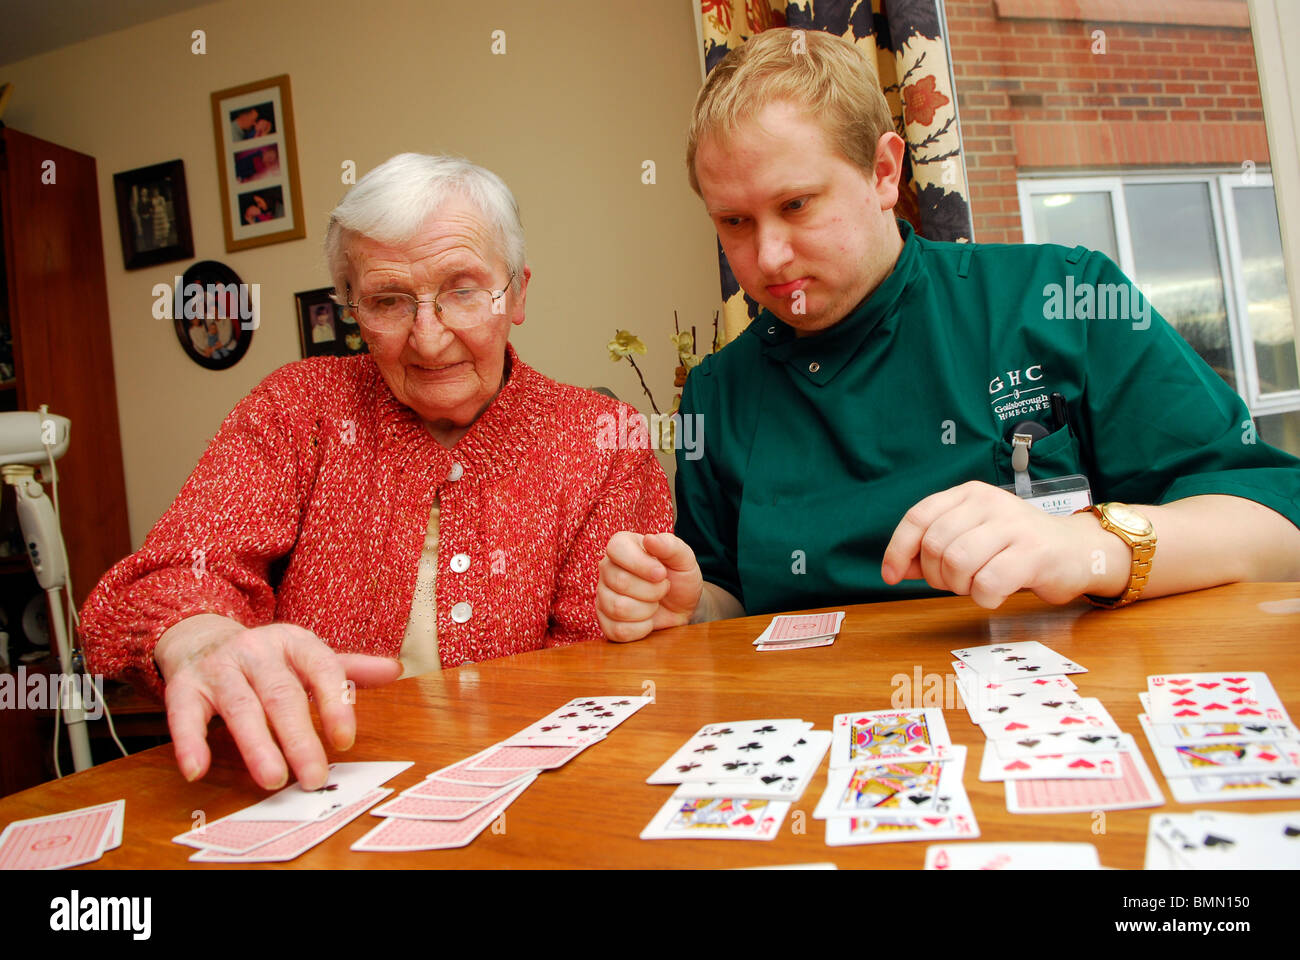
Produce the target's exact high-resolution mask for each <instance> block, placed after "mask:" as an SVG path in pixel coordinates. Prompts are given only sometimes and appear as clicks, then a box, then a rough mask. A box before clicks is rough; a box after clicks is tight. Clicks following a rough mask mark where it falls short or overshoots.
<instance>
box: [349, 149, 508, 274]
mask: <svg viewBox="0 0 1300 960" xmlns="http://www.w3.org/2000/svg"><path fill="white" fill-rule="evenodd" d="M453 196H459V197H461V198H463V199H465V200H467V201H469V203H470V204H471V205H473V206H474V207H476V208H477V209H478V211H479V213H480V214H481V215H482V217H483V219H484V220H485V221H486V222H487V224H488V225H489V226H490V227H492V228H493V229H494V230H495V231H496V233H497V235H498V237H499V240H500V243H501V254H502V256H503V257H504V259H505V262H506V267H507V268H508V269H509V270H510V272H511V273H512V274H514V276H515V282H514V286H515V289H516V290H517V289H518V288H519V284H520V277H521V276H522V275H523V271H524V227H523V224H522V223H521V222H520V220H519V205H518V204H517V203H515V198H514V194H512V193H511V192H510V188H509V187H507V186H506V184H505V181H504V180H502V179H501V178H500V177H498V176H497V175H496V174H495V173H493V172H492V171H491V170H487V169H484V168H483V167H480V166H477V165H475V164H473V163H470V162H469V161H468V160H465V159H463V158H462V157H449V156H429V155H426V154H422V153H399V154H398V155H397V156H395V157H392V158H391V159H389V160H385V161H384V162H383V163H381V164H380V165H379V166H377V167H375V168H374V169H373V170H371V171H370V172H369V173H367V174H366V175H365V176H364V177H362V178H361V180H360V181H359V182H358V183H357V185H356V186H355V187H353V188H352V189H351V190H349V191H348V193H347V196H345V197H344V198H343V200H342V202H341V203H339V205H338V206H337V207H335V208H334V209H333V211H332V212H331V213H330V224H329V229H328V230H327V231H326V233H325V262H326V263H327V264H328V266H329V272H330V278H331V279H332V280H333V281H334V289H335V291H336V292H337V293H338V294H339V295H340V296H342V295H344V294H346V293H347V291H348V250H349V247H350V246H351V243H352V241H353V240H354V239H356V238H357V237H358V236H361V237H369V238H370V239H372V240H377V241H378V242H380V243H386V244H397V243H405V242H408V241H410V240H412V239H414V237H415V234H416V231H418V230H419V229H420V227H421V226H422V225H423V224H424V222H425V220H427V219H428V218H429V216H430V215H431V214H433V213H435V212H436V211H438V210H439V209H440V208H441V207H442V205H443V204H444V203H446V202H447V200H448V199H449V198H450V197H453Z"/></svg>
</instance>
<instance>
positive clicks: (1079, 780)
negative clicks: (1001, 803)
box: [953, 640, 1164, 813]
mask: <svg viewBox="0 0 1300 960" xmlns="http://www.w3.org/2000/svg"><path fill="white" fill-rule="evenodd" d="M953 655H954V656H956V657H957V658H958V659H957V661H956V662H954V663H953V669H954V670H955V671H956V677H957V686H958V689H959V690H960V691H961V694H962V700H963V701H964V702H965V704H966V711H967V713H968V714H970V718H971V722H973V723H975V724H977V725H978V726H979V728H980V730H981V732H982V733H983V734H984V737H985V744H984V755H983V757H982V759H981V762H980V779H981V780H983V781H986V782H1002V783H1004V784H1005V790H1006V799H1007V810H1008V811H1010V812H1011V813H1077V812H1080V811H1083V812H1087V811H1092V810H1123V809H1129V808H1132V807H1146V806H1159V805H1161V804H1163V803H1164V796H1163V795H1162V794H1161V793H1160V790H1159V788H1158V787H1157V786H1156V784H1155V780H1154V779H1153V778H1152V776H1151V771H1150V770H1148V769H1147V766H1146V763H1145V762H1144V761H1143V760H1142V755H1141V753H1140V752H1139V751H1138V749H1137V745H1136V744H1135V743H1134V741H1133V738H1132V737H1131V736H1129V735H1128V734H1126V733H1124V732H1123V731H1122V730H1120V728H1119V727H1118V725H1116V723H1115V721H1114V719H1113V718H1112V717H1111V715H1110V713H1109V712H1107V710H1106V708H1105V707H1104V706H1103V705H1102V703H1101V701H1100V700H1098V699H1096V698H1095V697H1085V696H1081V695H1080V694H1079V691H1078V688H1077V686H1076V684H1075V683H1074V681H1073V680H1071V679H1070V676H1071V675H1073V674H1079V673H1086V672H1087V671H1086V670H1085V668H1083V667H1081V666H1079V664H1077V663H1074V662H1073V661H1071V660H1068V659H1066V658H1065V657H1063V656H1061V655H1060V654H1059V653H1056V652H1055V651H1053V650H1051V649H1050V648H1048V647H1046V646H1044V645H1043V644H1041V643H1038V642H1037V641H1034V640H1029V641H1021V642H1017V643H1003V644H994V645H990V646H985V647H973V648H970V649H964V650H954V651H953Z"/></svg>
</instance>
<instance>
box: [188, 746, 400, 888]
mask: <svg viewBox="0 0 1300 960" xmlns="http://www.w3.org/2000/svg"><path fill="white" fill-rule="evenodd" d="M410 766H411V762H410V761H409V760H407V761H395V762H378V763H331V764H330V772H329V779H328V780H327V781H326V782H325V786H323V787H321V788H320V789H319V790H303V789H302V788H301V787H300V786H298V784H297V783H292V784H290V785H289V786H287V787H285V788H284V789H283V790H280V791H279V792H278V793H273V794H271V796H269V797H267V798H266V799H265V800H262V801H261V802H260V803H255V804H253V805H252V806H249V807H245V808H244V809H243V810H239V811H236V812H235V813H232V814H230V816H228V817H222V818H221V819H220V820H213V821H212V822H210V823H205V824H203V825H202V826H198V827H195V828H194V829H193V830H190V831H189V832H187V833H182V834H181V835H180V836H176V837H172V841H173V842H174V843H183V844H185V845H186V846H190V847H198V848H199V850H198V853H195V854H194V855H193V856H191V857H190V860H191V861H194V862H197V863H270V862H280V861H284V860H293V859H294V858H295V857H299V856H301V855H302V854H304V853H306V852H307V851H308V850H310V849H311V848H312V847H314V846H316V845H317V844H318V843H320V842H321V841H322V840H324V839H326V838H327V837H329V836H331V835H332V834H334V833H337V832H338V831H339V830H342V829H343V827H345V826H346V825H347V824H349V823H350V822H352V821H353V820H355V819H356V818H357V817H359V816H361V815H362V814H363V813H365V812H366V811H367V810H369V809H370V808H371V807H373V806H374V805H375V804H376V803H378V802H379V801H380V800H382V799H384V797H387V796H389V795H390V794H391V793H392V792H393V791H392V790H388V789H385V788H383V787H381V786H380V784H382V783H384V782H386V781H388V780H391V779H392V778H393V777H395V776H397V775H398V774H399V773H401V772H402V771H403V770H405V769H407V768H408V767H410Z"/></svg>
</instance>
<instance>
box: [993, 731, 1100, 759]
mask: <svg viewBox="0 0 1300 960" xmlns="http://www.w3.org/2000/svg"><path fill="white" fill-rule="evenodd" d="M1119 744H1120V739H1119V734H1118V733H1093V732H1092V731H1090V730H1089V731H1085V732H1082V733H1076V732H1074V731H1073V730H1054V731H1051V732H1049V733H1035V734H1028V735H1026V736H1023V737H1018V738H1017V739H1015V740H988V741H986V742H985V747H986V748H988V747H991V748H993V749H994V750H996V751H997V753H998V755H999V756H1000V757H1001V758H1002V759H1003V760H1015V759H1016V758H1017V757H1035V756H1041V755H1043V754H1051V753H1114V752H1116V751H1117V750H1119Z"/></svg>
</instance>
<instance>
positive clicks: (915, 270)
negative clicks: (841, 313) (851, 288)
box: [746, 220, 923, 385]
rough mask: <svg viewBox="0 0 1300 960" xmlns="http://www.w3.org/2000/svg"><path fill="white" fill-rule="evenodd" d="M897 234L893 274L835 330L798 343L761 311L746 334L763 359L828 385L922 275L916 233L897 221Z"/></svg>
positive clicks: (781, 323) (790, 331)
mask: <svg viewBox="0 0 1300 960" xmlns="http://www.w3.org/2000/svg"><path fill="white" fill-rule="evenodd" d="M898 231H899V233H900V234H901V236H902V238H903V248H902V250H901V251H899V254H898V261H897V262H896V263H895V264H894V269H893V270H891V271H890V272H889V275H888V276H887V277H885V279H884V280H882V281H881V282H880V285H879V286H878V287H876V289H875V290H873V291H872V292H871V293H870V294H868V295H867V298H866V299H865V300H863V301H862V302H861V303H859V304H858V305H857V306H856V307H854V308H853V310H852V311H850V312H849V314H848V316H846V317H845V318H844V319H843V320H841V321H840V322H839V323H837V324H835V326H833V327H831V328H830V329H828V330H825V331H823V332H821V333H819V334H817V335H816V336H811V337H799V336H796V335H795V329H794V328H793V327H791V326H790V325H789V324H788V323H786V322H785V321H784V320H782V319H781V318H780V317H778V316H776V314H774V313H772V312H771V311H769V310H767V309H766V308H764V309H763V310H761V311H759V314H758V316H757V317H755V318H754V321H753V322H752V323H751V324H750V325H749V327H748V328H747V331H746V332H752V333H753V334H754V335H755V336H756V337H758V338H759V340H760V341H762V343H763V351H764V353H766V354H767V355H768V356H770V357H771V358H772V359H774V360H778V361H782V362H784V363H787V364H789V365H790V367H791V368H792V369H794V370H795V371H797V372H798V373H800V374H801V375H802V376H804V377H805V378H807V379H808V380H810V381H812V382H813V383H815V384H818V385H825V384H827V383H830V381H831V380H833V379H835V376H836V374H838V373H839V372H840V371H841V370H842V369H844V366H845V365H846V364H847V363H848V362H849V361H850V360H851V359H852V358H853V356H854V355H855V354H856V353H857V352H858V350H859V348H860V347H861V346H862V344H863V342H864V341H865V340H866V339H867V337H868V336H869V335H870V334H871V333H872V331H874V330H875V329H876V328H877V327H879V326H880V325H881V323H882V322H883V321H885V320H886V319H887V318H888V317H889V316H890V315H891V314H893V312H894V309H895V307H896V306H897V305H898V302H899V301H900V300H901V299H902V297H903V294H904V293H905V292H906V291H907V289H908V287H910V286H911V285H912V283H913V282H914V281H915V280H916V278H917V277H918V276H919V275H920V273H921V270H922V267H923V261H922V257H921V245H920V243H919V242H918V240H917V238H916V232H915V231H914V230H913V229H912V225H911V224H910V223H908V222H907V221H906V220H899V221H898Z"/></svg>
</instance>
